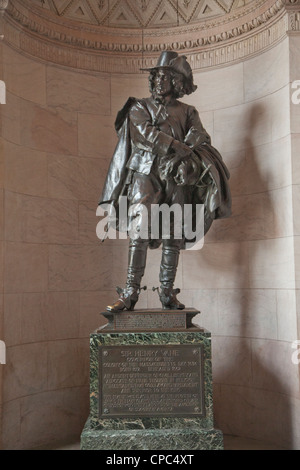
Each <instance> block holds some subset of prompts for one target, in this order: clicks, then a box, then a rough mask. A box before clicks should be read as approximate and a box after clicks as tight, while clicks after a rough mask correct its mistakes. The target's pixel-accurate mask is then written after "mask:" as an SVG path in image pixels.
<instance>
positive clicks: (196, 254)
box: [182, 242, 249, 289]
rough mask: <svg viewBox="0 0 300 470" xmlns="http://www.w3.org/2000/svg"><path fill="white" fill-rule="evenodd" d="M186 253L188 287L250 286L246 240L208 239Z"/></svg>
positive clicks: (185, 272)
mask: <svg viewBox="0 0 300 470" xmlns="http://www.w3.org/2000/svg"><path fill="white" fill-rule="evenodd" d="M182 257H183V260H182V261H183V287H184V288H188V289H209V288H214V289H218V288H224V289H225V288H235V287H239V288H245V287H248V282H249V281H248V246H247V243H246V242H240V243H206V244H204V248H202V250H199V251H187V252H185V253H183V254H182ZM216 273H217V274H216Z"/></svg>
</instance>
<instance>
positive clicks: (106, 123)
mask: <svg viewBox="0 0 300 470" xmlns="http://www.w3.org/2000/svg"><path fill="white" fill-rule="evenodd" d="M115 119H116V116H100V115H96V114H83V113H80V114H79V115H78V147H79V155H80V156H83V157H94V158H103V157H104V158H111V156H112V154H113V151H114V149H115V146H116V144H117V140H118V139H117V133H116V131H115V129H114V122H115Z"/></svg>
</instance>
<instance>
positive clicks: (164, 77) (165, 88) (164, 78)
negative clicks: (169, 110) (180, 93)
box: [154, 69, 173, 97]
mask: <svg viewBox="0 0 300 470" xmlns="http://www.w3.org/2000/svg"><path fill="white" fill-rule="evenodd" d="M172 90H173V86H172V82H171V74H170V72H169V71H168V70H163V69H159V70H158V71H157V72H156V74H155V78H154V91H155V93H156V95H158V96H164V97H165V96H168V95H171V94H172Z"/></svg>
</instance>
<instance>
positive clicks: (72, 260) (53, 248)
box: [49, 245, 112, 292]
mask: <svg viewBox="0 0 300 470" xmlns="http://www.w3.org/2000/svg"><path fill="white" fill-rule="evenodd" d="M111 259H112V252H111V250H110V249H108V248H105V249H103V248H102V247H101V246H100V247H99V246H89V245H86V246H82V245H50V246H49V290H50V291H65V292H68V291H84V290H99V289H108V288H110V287H111V284H112V274H111V269H110V262H111Z"/></svg>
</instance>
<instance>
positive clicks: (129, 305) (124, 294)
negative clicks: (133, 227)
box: [106, 238, 149, 312]
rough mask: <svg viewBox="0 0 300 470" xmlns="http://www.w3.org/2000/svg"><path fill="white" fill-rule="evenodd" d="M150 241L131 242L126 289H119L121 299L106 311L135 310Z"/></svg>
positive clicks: (138, 240)
mask: <svg viewBox="0 0 300 470" xmlns="http://www.w3.org/2000/svg"><path fill="white" fill-rule="evenodd" d="M148 244H149V241H148V240H142V239H140V238H139V239H137V240H130V243H129V252H128V270H127V281H126V286H125V289H121V288H120V287H117V292H118V294H119V296H120V297H119V299H118V300H117V301H116V302H115V303H114V304H113V305H108V306H107V307H106V309H107V310H108V311H110V312H121V311H122V310H125V309H126V310H133V309H134V306H135V304H136V303H137V301H138V298H139V293H140V291H141V280H142V277H143V275H144V272H145V266H146V258H147V249H148Z"/></svg>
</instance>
